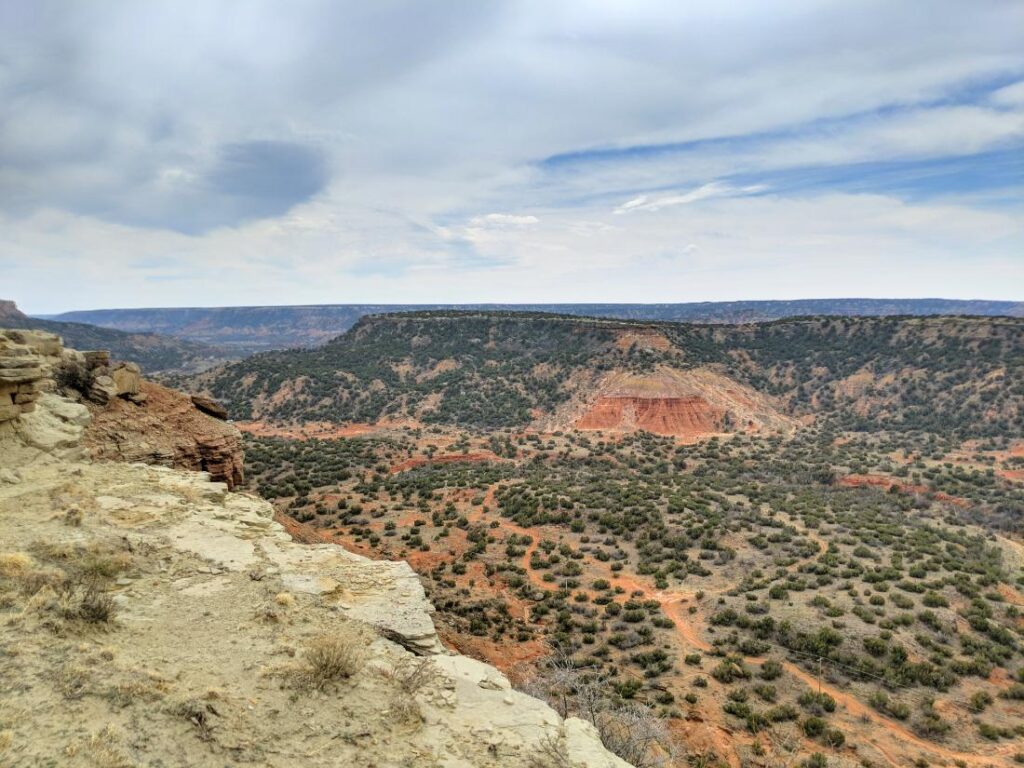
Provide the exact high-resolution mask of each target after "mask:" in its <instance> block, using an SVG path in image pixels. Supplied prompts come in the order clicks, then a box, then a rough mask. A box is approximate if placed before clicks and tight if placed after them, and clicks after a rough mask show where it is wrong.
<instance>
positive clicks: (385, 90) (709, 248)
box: [0, 0, 1024, 311]
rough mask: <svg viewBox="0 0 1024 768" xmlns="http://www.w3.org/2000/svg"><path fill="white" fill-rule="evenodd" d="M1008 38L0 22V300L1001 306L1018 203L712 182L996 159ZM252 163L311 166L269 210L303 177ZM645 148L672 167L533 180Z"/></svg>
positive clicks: (124, 0) (906, 15) (838, 21)
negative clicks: (988, 88) (310, 161)
mask: <svg viewBox="0 0 1024 768" xmlns="http://www.w3.org/2000/svg"><path fill="white" fill-rule="evenodd" d="M908 29H912V30H914V34H913V35H908V34H907V30H908ZM1021 30H1024V4H1021V3H1006V2H984V1H982V2H977V3H966V4H965V3H962V2H957V1H955V0H935V2H931V3H892V2H884V1H883V0H864V1H863V2H858V3H837V2H826V3H822V2H817V1H816V0H774V1H772V2H764V1H763V0H749V2H746V3H728V4H723V3H721V2H712V0H699V1H698V2H688V3H677V2H669V1H668V0H637V1H636V2H631V3H604V2H592V1H588V0H565V2H560V3H557V4H554V5H552V4H550V3H535V2H531V1H530V0H519V1H517V0H502V1H501V2H494V3H477V2H472V1H470V0H464V1H462V2H451V3H446V4H444V5H443V6H436V5H430V4H427V5H424V4H422V3H417V2H415V1H414V0H396V2H388V3H363V4H358V3H335V2H329V1H328V0H308V2H303V3H299V4H297V5H293V6H289V7H288V8H287V9H283V8H282V7H281V5H280V4H279V3H276V2H272V0H252V2H248V3H246V4H245V5H244V8H243V9H241V10H239V7H238V6H237V4H236V3H233V2H230V1H229V0H208V2H203V3H201V4H186V5H183V4H180V3H175V2H172V1H171V0H152V2H147V3H137V2H134V0H109V2H105V3H102V4H98V5H97V4H70V5H69V4H67V3H60V2H58V1H57V0H10V1H9V2H4V3H0V50H3V51H4V57H3V59H4V60H3V65H2V66H0V101H2V103H3V104H4V105H5V114H4V119H3V120H2V121H0V227H2V231H3V233H4V246H5V247H4V251H3V253H0V265H2V267H3V272H2V273H0V274H3V285H2V286H0V294H4V295H5V296H7V295H9V296H11V297H12V298H15V299H20V300H21V301H22V303H24V304H25V305H26V306H28V307H29V308H30V309H36V310H37V311H43V310H59V309H62V308H70V307H73V306H77V307H82V306H87V305H92V306H96V305H126V304H149V305H160V304H221V303H236V304H237V303H282V302H299V301H303V302H329V301H359V300H364V299H365V300H369V299H373V300H377V301H446V300H451V301H474V300H484V299H491V300H495V301H501V300H513V299H520V300H534V299H540V298H547V299H549V300H559V299H566V300H568V299H572V298H576V299H578V300H582V299H585V298H594V299H598V298H604V299H615V298H619V299H622V300H626V299H631V300H644V299H649V300H655V299H658V300H670V299H671V297H676V298H679V299H682V298H693V299H700V298H716V297H718V298H723V297H729V296H747V297H757V296H761V295H780V294H782V295H788V296H793V295H804V296H808V295H815V294H817V295H821V294H822V293H830V294H834V293H836V292H837V291H841V292H844V293H846V292H861V293H866V294H870V293H876V294H878V293H893V292H894V291H896V292H899V293H915V292H917V290H918V288H920V289H921V290H922V291H924V290H925V289H926V288H927V292H931V293H934V294H961V293H963V292H965V291H970V292H972V293H974V294H976V295H978V296H986V295H988V296H992V297H1000V296H1002V295H1003V293H1004V292H1005V291H1007V290H1010V287H1012V286H1014V285H1021V284H1024V281H1021V280H1017V281H1016V282H1014V281H1013V280H1012V279H1010V278H1012V277H1020V266H1019V264H1020V258H1019V254H1020V253H1021V252H1022V250H1024V249H1022V248H1021V242H1020V239H1021V234H1020V229H1019V227H1017V228H1014V226H1013V220H1014V218H1015V217H1016V219H1017V220H1018V221H1019V220H1021V219H1022V218H1024V217H1022V216H1021V210H1020V208H1021V204H1020V201H1019V199H1018V200H1017V202H1016V203H1015V204H1013V205H1014V206H1015V207H1014V208H1013V209H1011V208H1010V207H1009V206H1010V205H1011V204H1010V203H1007V202H1006V200H1005V199H1004V200H1002V201H1000V203H999V204H1000V205H1001V206H1002V207H1001V208H998V209H993V210H987V209H986V208H985V205H986V203H985V201H984V200H982V199H981V198H980V197H979V198H975V199H972V198H970V197H969V196H967V195H958V196H957V198H956V203H955V204H953V203H948V204H939V203H938V202H936V201H934V200H933V201H927V200H918V201H914V202H907V201H906V200H900V199H898V198H896V197H894V196H888V197H887V196H884V195H883V196H855V195H838V196H836V195H833V194H832V193H833V190H830V189H829V188H828V187H827V185H823V186H822V188H820V189H815V190H813V191H811V192H807V193H805V194H803V195H802V196H800V197H796V196H794V197H793V198H792V199H786V198H785V197H782V196H781V192H780V191H778V188H777V187H776V185H775V184H773V183H771V182H770V181H769V182H768V183H769V185H770V186H771V189H770V190H764V189H761V188H758V187H755V186H753V182H751V183H749V184H748V183H746V181H744V182H740V181H736V180H735V177H736V176H738V175H739V176H742V175H744V174H748V175H756V174H768V173H771V172H787V171H789V170H792V169H794V168H799V167H801V166H807V165H815V166H819V167H824V168H827V167H830V166H834V165H837V164H843V163H860V162H884V161H901V162H902V161H906V160H913V159H921V158H942V157H947V156H954V155H965V154H969V153H972V152H981V151H986V150H991V149H999V148H1005V147H1011V148H1012V147H1020V145H1021V143H1022V142H1024V128H1022V115H1024V96H1022V93H1024V91H1022V90H1021V88H1022V84H1021V83H1020V82H1018V83H1015V84H1011V85H1006V86H1004V87H1002V88H999V89H998V90H995V91H994V92H993V93H992V94H991V95H990V96H986V95H985V93H984V88H985V83H988V82H991V83H1005V82H1007V78H1008V76H1012V75H1014V73H1020V72H1022V71H1024V39H1022V32H1021ZM993 87H994V86H993ZM971 92H976V94H975V96H972V97H970V98H967V101H965V102H964V103H961V99H962V98H966V97H964V96H963V94H965V93H967V94H970V93H971ZM751 136H758V137H759V138H757V139H756V140H754V139H750V138H749V137H751ZM744 137H747V138H744ZM274 142H276V143H277V144H275V145H274V146H278V147H279V148H282V145H283V148H284V149H287V148H289V147H291V148H292V149H293V150H294V151H295V152H299V154H300V155H302V153H306V154H308V155H310V156H315V157H317V158H320V159H321V160H322V162H321V163H320V164H319V165H316V167H315V168H314V169H313V170H314V171H319V172H320V173H322V174H323V181H324V183H323V185H322V186H318V185H317V184H315V183H312V181H316V180H318V179H320V176H319V175H318V174H317V173H311V174H310V175H311V176H312V177H313V179H312V181H311V182H310V183H308V184H305V185H301V188H300V189H299V190H298V191H297V192H296V193H295V194H293V195H291V196H284V197H283V198H282V199H276V198H274V199H272V200H270V201H269V202H268V200H267V198H268V197H272V196H273V194H274V193H276V192H277V191H278V189H277V186H276V185H275V184H273V183H269V182H272V181H273V179H275V178H277V179H285V180H290V179H291V177H292V176H293V175H294V174H291V173H289V172H287V169H288V168H294V167H297V166H298V167H301V165H302V164H301V163H298V164H296V163H291V164H289V163H283V164H282V163H281V162H278V163H277V165H276V166H275V163H274V161H275V153H273V152H270V153H268V152H266V151H265V150H266V148H267V146H268V145H269V144H271V143H274ZM672 142H682V143H684V144H686V145H687V147H689V148H688V149H687V150H686V151H681V152H678V153H675V154H672V153H656V152H648V153H645V152H644V151H642V150H638V151H636V152H632V153H631V152H629V151H626V152H624V153H623V157H622V158H619V159H617V160H616V161H614V162H580V163H578V164H575V165H573V164H566V165H565V166H563V167H553V166H550V165H544V164H543V163H541V162H540V161H542V160H543V159H544V158H546V157H549V156H552V155H558V154H562V153H571V152H582V153H584V155H585V154H586V152H587V151H588V150H591V149H593V148H595V147H599V148H609V147H619V148H624V149H627V148H629V147H637V146H638V145H647V144H660V143H672ZM239 146H242V147H249V148H250V150H251V151H250V152H249V155H248V158H249V161H250V162H249V165H247V166H245V167H243V168H242V171H247V170H248V171H251V173H249V172H239V169H238V167H237V163H232V162H228V161H230V160H231V159H232V158H235V159H237V153H236V155H232V153H231V152H230V151H227V150H226V149H225V148H230V147H236V148H237V147H239ZM260 147H263V149H264V151H263V152H262V153H261V152H258V151H255V149H258V148H260ZM296 147H298V148H300V149H301V151H300V150H297V149H295V148H296ZM254 148H255V149H254ZM280 154H281V153H280V152H279V153H277V155H278V157H277V160H278V161H280V157H279V155H280ZM285 154H287V152H285ZM268 155H269V156H268ZM225 158H226V159H225ZM243 159H244V158H243ZM300 159H301V158H300ZM218 163H219V165H218ZM243 165H245V164H243ZM225 166H226V167H225ZM249 166H252V167H251V168H250V167H249ZM266 166H269V167H271V169H273V168H275V167H276V168H277V170H278V171H279V172H280V171H282V168H283V171H284V172H283V173H279V175H278V176H276V177H275V176H273V175H270V174H262V173H258V172H257V171H258V170H259V169H260V168H263V167H266ZM218 169H219V170H220V174H219V175H218V174H217V173H214V171H217V170H218ZM730 178H731V179H733V180H732V181H729V180H728V179H730ZM211 179H219V180H220V181H221V184H220V186H219V187H218V186H217V185H216V184H212V183H211ZM757 181H758V182H760V180H757ZM260 183H263V184H264V185H265V188H264V190H263V191H264V192H265V194H264V195H263V196H262V197H258V199H256V200H255V201H253V200H252V199H249V198H247V197H246V196H245V195H237V194H236V195H235V196H234V198H231V196H230V195H225V193H224V188H225V187H226V188H228V189H231V190H234V191H235V192H237V191H239V189H240V188H241V190H242V191H244V190H245V189H246V188H248V187H250V186H257V187H258V186H260ZM766 191H771V192H773V193H774V194H771V195H769V194H755V193H763V192H766ZM1006 196H1007V195H1004V197H1006ZM1009 197H1010V198H1011V199H1013V197H1012V193H1011V194H1010V195H1009ZM226 198H228V199H227V200H226ZM238 198H241V199H238ZM183 201H184V202H186V203H188V204H187V205H185V204H183ZM620 201H622V202H621V203H620ZM271 203H273V204H271ZM616 206H617V207H616ZM613 209H614V211H615V212H617V213H618V214H619V215H614V214H613V212H612V211H613ZM196 221H198V222H199V224H200V225H201V226H198V227H196V226H194V227H193V228H192V229H189V228H188V227H187V226H185V225H187V224H188V223H190V222H191V223H192V224H195V223H196ZM982 223H983V225H982ZM175 230H177V231H175ZM183 231H187V232H192V233H193V234H192V235H190V236H186V235H182V234H180V232H183ZM993 233H998V236H994V234H993ZM681 244H690V245H693V246H694V249H693V250H688V248H687V247H686V246H683V245H681ZM664 254H670V255H671V254H675V255H677V256H675V257H673V258H668V259H666V258H662V255H664ZM684 257H685V258H684ZM658 259H660V261H658ZM842 260H847V261H850V262H851V264H852V266H848V265H845V264H843V263H840V262H841V261H842ZM933 263H934V264H933ZM656 264H657V266H655V265H656ZM858 264H863V265H868V267H866V268H865V270H862V271H858V267H857V265H858ZM969 264H970V265H971V266H970V268H969V267H968V265H969ZM780 265H781V266H780ZM934 265H937V266H934ZM979 265H981V266H983V267H984V268H978V267H979ZM933 266H934V268H933ZM684 267H685V268H686V269H687V270H689V271H688V272H686V273H685V276H680V274H681V273H672V274H669V275H667V276H666V275H664V274H662V275H660V276H659V274H658V271H659V270H666V269H668V270H678V269H683V268H684ZM1008 275H1009V277H1007V276H1008ZM896 276H898V277H899V280H898V281H896V280H894V277H896ZM833 277H837V278H839V279H840V281H839V282H837V283H830V282H829V280H830V279H831V278H833ZM783 282H784V287H780V285H782V283H783ZM873 287H875V288H877V290H872V288H873Z"/></svg>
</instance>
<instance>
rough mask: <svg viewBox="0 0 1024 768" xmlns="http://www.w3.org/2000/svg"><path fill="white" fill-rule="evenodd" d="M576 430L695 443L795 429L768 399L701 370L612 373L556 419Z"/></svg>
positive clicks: (721, 376) (557, 421) (790, 421)
mask: <svg viewBox="0 0 1024 768" xmlns="http://www.w3.org/2000/svg"><path fill="white" fill-rule="evenodd" d="M566 422H567V423H566ZM563 425H564V426H571V427H573V428H575V429H582V430H609V431H615V432H633V431H637V430H644V431H647V432H653V433H654V434H658V435H672V436H674V437H679V438H682V439H684V440H696V439H699V438H702V437H706V436H709V435H715V434H721V433H729V432H774V431H780V430H789V429H792V428H793V427H794V426H795V423H794V422H793V420H792V419H790V418H789V417H787V416H785V415H784V414H783V413H781V412H780V411H779V410H778V407H777V405H776V403H775V402H774V401H773V400H772V399H771V398H769V397H767V396H765V395H763V394H761V393H759V392H757V391H755V390H753V389H751V388H749V387H746V386H744V385H742V384H739V383H738V382H736V381H733V380H731V379H729V378H727V377H725V376H723V375H721V374H719V373H716V372H714V371H710V370H707V369H689V370H678V369H669V368H661V369H658V370H656V371H654V372H652V373H649V374H632V373H624V372H613V373H610V374H608V375H607V376H606V377H605V378H604V380H603V381H602V382H601V383H600V384H599V385H598V387H597V391H596V392H594V393H593V394H591V395H589V396H588V397H586V398H585V399H584V400H583V402H582V403H580V404H577V405H575V406H573V407H572V408H571V409H569V412H568V417H566V416H565V415H563V416H562V417H561V419H558V418H556V423H555V426H558V427H560V428H564V426H563Z"/></svg>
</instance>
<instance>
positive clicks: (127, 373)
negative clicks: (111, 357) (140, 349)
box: [110, 363, 142, 399]
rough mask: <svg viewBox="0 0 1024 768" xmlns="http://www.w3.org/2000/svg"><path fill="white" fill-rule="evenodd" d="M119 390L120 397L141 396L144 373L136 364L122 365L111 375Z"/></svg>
mask: <svg viewBox="0 0 1024 768" xmlns="http://www.w3.org/2000/svg"><path fill="white" fill-rule="evenodd" d="M110 378H112V379H113V380H114V386H115V387H116V388H117V395H118V397H129V399H130V396H131V395H137V394H139V387H140V386H141V384H142V371H141V370H140V369H139V366H137V365H136V364H135V363H121V364H120V365H119V366H117V367H116V368H115V369H114V370H113V371H112V372H111V374H110Z"/></svg>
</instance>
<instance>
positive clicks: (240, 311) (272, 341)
mask: <svg viewBox="0 0 1024 768" xmlns="http://www.w3.org/2000/svg"><path fill="white" fill-rule="evenodd" d="M446 309H468V310H505V311H523V312H552V313H557V314H571V315H587V316H596V317H613V318H620V319H630V320H669V321H675V322H694V323H729V324H733V323H745V322H763V321H769V320H780V319H783V318H787V317H803V316H810V315H814V316H821V315H841V316H864V317H871V316H882V315H982V316H996V315H1006V316H1010V317H1024V302H1016V301H982V300H960V299H861V298H840V299H796V300H793V301H702V302H690V303H680V304H664V303H662V304H595V303H591V304H312V305H296V306H263V307H260V306H252V307H209V308H204V307H175V308H151V309H96V310H83V311H77V312H65V313H63V314H60V315H52V316H47V319H49V320H59V321H62V322H79V323H90V324H92V325H98V326H102V327H104V328H114V329H117V330H121V331H129V332H134V333H140V332H141V333H160V334H164V335H168V336H176V337H178V338H182V339H187V340H190V341H196V342H202V343H205V344H214V345H217V346H221V347H230V348H232V349H233V350H235V351H236V352H238V353H241V354H244V353H249V352H260V351H265V350H270V349H284V348H290V347H308V346H317V345H319V344H322V343H324V342H326V341H328V340H330V339H332V338H334V337H335V336H338V335H339V334H341V333H344V332H345V331H347V330H348V329H349V328H351V327H352V326H353V325H355V323H356V321H357V320H359V318H360V317H363V316H364V315H371V314H381V313H389V312H412V311H423V310H446Z"/></svg>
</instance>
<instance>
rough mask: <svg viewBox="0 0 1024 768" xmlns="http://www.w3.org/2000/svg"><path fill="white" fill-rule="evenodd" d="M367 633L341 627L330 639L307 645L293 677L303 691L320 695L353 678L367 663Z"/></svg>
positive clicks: (319, 639) (320, 638) (315, 641)
mask: <svg viewBox="0 0 1024 768" xmlns="http://www.w3.org/2000/svg"><path fill="white" fill-rule="evenodd" d="M368 642H369V638H368V636H367V633H366V632H365V631H363V630H362V629H361V628H359V627H357V626H355V625H343V626H341V627H339V628H338V629H337V630H335V631H334V632H332V633H331V634H329V635H319V636H317V637H315V638H313V639H312V640H310V642H309V643H308V644H307V646H306V652H305V653H304V654H303V656H302V662H301V664H300V665H299V666H297V667H296V668H295V669H294V670H293V672H292V674H293V677H294V679H295V681H296V682H297V683H299V684H301V685H303V686H304V687H308V688H313V689H315V690H319V691H322V690H324V689H325V688H329V687H330V686H331V685H333V684H335V683H337V682H339V681H341V680H346V679H348V678H350V677H352V675H354V674H356V673H357V672H358V671H359V670H360V669H362V668H363V665H364V664H365V663H366V659H367V645H368Z"/></svg>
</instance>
